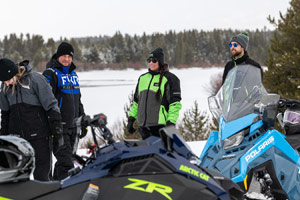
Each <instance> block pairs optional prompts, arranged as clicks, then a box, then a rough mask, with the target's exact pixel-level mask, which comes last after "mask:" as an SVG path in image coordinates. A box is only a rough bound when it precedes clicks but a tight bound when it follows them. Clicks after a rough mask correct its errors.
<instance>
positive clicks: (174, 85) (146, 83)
mask: <svg viewBox="0 0 300 200" xmlns="http://www.w3.org/2000/svg"><path fill="white" fill-rule="evenodd" d="M159 77H160V74H159V72H157V71H151V70H150V69H149V70H148V72H147V73H145V74H142V75H141V76H140V77H139V80H138V84H137V86H136V89H135V93H134V101H133V105H132V107H131V110H130V112H129V116H131V117H133V118H135V119H136V118H137V120H138V125H139V127H150V126H157V125H165V124H166V123H167V121H170V122H171V123H173V124H176V121H177V119H178V116H179V111H180V109H181V107H182V106H181V103H180V100H181V91H180V81H179V79H178V78H177V76H175V75H174V74H172V73H171V72H169V71H166V72H165V73H164V76H163V78H162V82H161V85H160V89H161V98H160V99H159V100H158V99H157V97H156V92H157V91H158V85H159Z"/></svg>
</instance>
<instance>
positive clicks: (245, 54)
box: [232, 51, 249, 65]
mask: <svg viewBox="0 0 300 200" xmlns="http://www.w3.org/2000/svg"><path fill="white" fill-rule="evenodd" d="M248 58H249V56H248V53H247V51H245V53H244V55H243V56H242V57H240V58H238V59H235V58H234V57H232V60H233V62H235V63H236V64H237V65H238V64H241V63H243V62H245V61H246V60H247V59H248Z"/></svg>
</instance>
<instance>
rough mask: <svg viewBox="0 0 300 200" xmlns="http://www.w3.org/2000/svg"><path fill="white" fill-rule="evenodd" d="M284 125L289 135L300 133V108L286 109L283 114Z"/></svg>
mask: <svg viewBox="0 0 300 200" xmlns="http://www.w3.org/2000/svg"><path fill="white" fill-rule="evenodd" d="M283 125H284V130H285V133H286V134H287V135H292V134H297V133H300V109H295V108H288V109H286V110H285V112H284V115H283Z"/></svg>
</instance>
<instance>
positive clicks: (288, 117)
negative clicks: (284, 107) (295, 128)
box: [283, 111, 300, 124]
mask: <svg viewBox="0 0 300 200" xmlns="http://www.w3.org/2000/svg"><path fill="white" fill-rule="evenodd" d="M283 123H291V124H298V123H300V113H297V112H293V111H285V112H284V116H283Z"/></svg>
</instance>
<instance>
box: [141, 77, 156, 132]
mask: <svg viewBox="0 0 300 200" xmlns="http://www.w3.org/2000/svg"><path fill="white" fill-rule="evenodd" d="M153 78H154V75H152V77H151V80H150V83H149V85H148V90H147V95H146V103H145V121H144V124H143V126H145V125H146V121H147V104H148V95H149V89H150V86H151V83H152V80H153Z"/></svg>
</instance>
